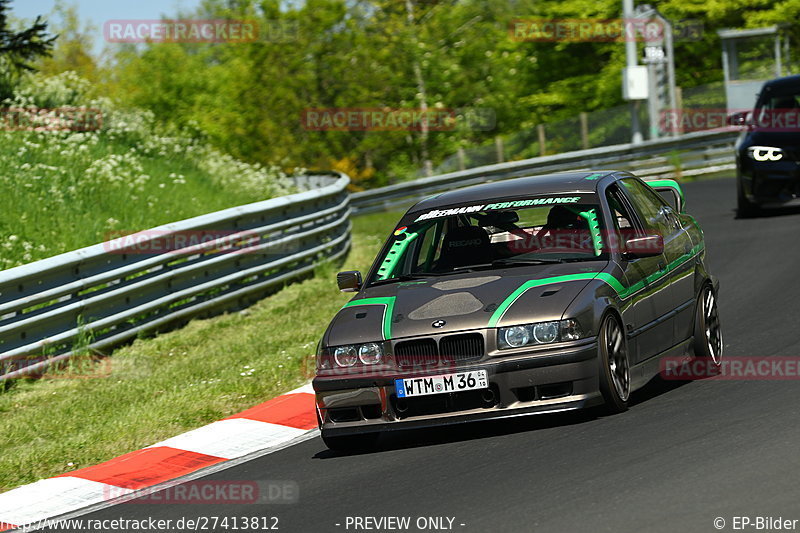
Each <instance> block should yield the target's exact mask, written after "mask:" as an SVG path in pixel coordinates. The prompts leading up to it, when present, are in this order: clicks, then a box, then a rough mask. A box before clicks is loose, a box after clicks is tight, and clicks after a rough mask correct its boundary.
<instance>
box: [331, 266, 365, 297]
mask: <svg viewBox="0 0 800 533" xmlns="http://www.w3.org/2000/svg"><path fill="white" fill-rule="evenodd" d="M336 284H337V285H339V290H340V291H342V292H358V290H359V289H360V288H361V272H359V271H358V270H348V271H346V272H339V273H338V274H336Z"/></svg>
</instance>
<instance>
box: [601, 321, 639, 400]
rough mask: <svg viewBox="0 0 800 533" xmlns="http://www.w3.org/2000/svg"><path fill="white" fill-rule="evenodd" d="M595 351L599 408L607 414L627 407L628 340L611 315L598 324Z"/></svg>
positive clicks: (629, 378) (629, 387)
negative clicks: (597, 353) (600, 402)
mask: <svg viewBox="0 0 800 533" xmlns="http://www.w3.org/2000/svg"><path fill="white" fill-rule="evenodd" d="M598 352H599V357H598V359H599V364H600V368H599V374H600V392H601V393H602V395H603V399H604V400H605V405H604V406H603V410H604V411H605V412H606V413H607V414H615V413H621V412H623V411H627V410H628V397H629V396H630V392H631V376H630V364H629V362H628V340H627V338H626V337H625V331H624V330H623V328H622V325H621V324H620V322H619V320H618V319H617V317H616V316H614V315H611V314H609V315H606V317H605V318H604V319H603V322H602V323H601V324H600V335H599V336H598Z"/></svg>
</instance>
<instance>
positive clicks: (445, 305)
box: [325, 261, 607, 346]
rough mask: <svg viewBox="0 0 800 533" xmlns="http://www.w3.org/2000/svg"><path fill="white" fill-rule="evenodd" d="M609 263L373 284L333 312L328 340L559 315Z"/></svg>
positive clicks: (443, 330)
mask: <svg viewBox="0 0 800 533" xmlns="http://www.w3.org/2000/svg"><path fill="white" fill-rule="evenodd" d="M606 265H607V262H606V261H591V262H588V261H587V262H578V263H565V264H556V265H536V266H526V267H513V268H506V269H500V270H493V271H488V272H487V271H482V272H470V273H464V274H459V275H452V276H442V277H434V278H429V279H424V280H419V281H410V282H400V283H392V284H387V285H381V286H377V287H372V288H369V289H366V290H364V291H362V292H361V293H360V294H359V295H358V296H357V297H356V298H354V299H353V300H352V301H351V302H349V303H348V304H347V305H345V307H343V308H342V309H341V310H340V311H339V313H338V314H337V315H336V317H334V319H333V321H332V322H331V325H330V327H329V329H328V332H327V335H326V338H325V345H326V346H337V345H342V344H356V343H361V342H372V341H376V340H381V339H382V338H383V339H390V338H391V339H396V338H403V337H413V336H419V335H430V334H441V333H447V332H454V331H463V330H469V329H481V328H486V327H493V326H496V325H511V324H520V323H526V322H540V321H547V320H559V319H561V318H562V316H563V314H564V311H565V310H566V309H567V306H569V304H570V303H571V302H572V301H573V300H574V299H575V297H576V296H577V295H578V294H579V293H580V291H581V290H583V288H584V287H586V285H587V284H588V283H589V282H590V281H591V279H592V278H593V277H594V275H595V274H597V273H598V272H600V271H601V270H602V269H603V268H604V267H605V266H606Z"/></svg>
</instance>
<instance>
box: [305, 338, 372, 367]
mask: <svg viewBox="0 0 800 533" xmlns="http://www.w3.org/2000/svg"><path fill="white" fill-rule="evenodd" d="M331 361H332V362H331ZM359 361H361V364H364V365H376V364H378V363H380V362H381V361H383V347H382V346H381V345H380V344H379V343H377V342H368V343H366V344H353V345H347V346H336V347H335V348H334V347H331V348H326V349H324V350H321V351H320V352H319V354H318V355H317V368H318V369H320V370H328V369H330V368H332V367H339V368H349V367H353V366H356V364H357V363H358V362H359ZM334 363H335V364H334Z"/></svg>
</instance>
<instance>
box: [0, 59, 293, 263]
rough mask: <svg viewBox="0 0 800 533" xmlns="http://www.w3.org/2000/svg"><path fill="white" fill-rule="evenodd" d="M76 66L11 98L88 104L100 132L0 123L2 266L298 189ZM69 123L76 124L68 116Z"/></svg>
mask: <svg viewBox="0 0 800 533" xmlns="http://www.w3.org/2000/svg"><path fill="white" fill-rule="evenodd" d="M88 91H89V84H88V82H86V80H83V79H81V78H79V77H77V76H76V75H75V74H74V73H72V72H65V73H62V74H59V75H58V76H53V77H45V76H42V75H38V74H37V75H29V76H27V77H26V79H25V80H24V82H23V83H22V84H21V85H20V86H19V87H18V88H17V91H16V93H15V95H14V98H13V99H12V100H10V101H7V102H6V104H8V105H12V106H15V107H20V108H24V109H28V110H30V111H29V113H28V115H29V116H30V118H31V120H32V121H33V122H34V124H38V123H37V122H36V121H37V120H42V121H44V120H51V119H52V116H51V114H42V112H41V111H35V110H37V109H40V108H56V107H62V106H88V107H90V108H96V109H98V110H99V111H100V112H101V113H102V128H101V129H99V130H97V131H48V130H47V129H46V128H39V131H0V213H2V214H3V216H2V217H0V270H2V269H5V268H10V267H13V266H16V265H19V264H23V263H27V262H30V261H35V260H37V259H41V258H44V257H48V256H51V255H54V254H57V253H61V252H67V251H70V250H74V249H76V248H80V247H82V246H88V245H90V244H94V243H97V242H102V241H105V240H108V238H109V233H110V232H112V231H115V232H119V231H129V232H132V231H138V230H142V229H146V228H151V227H154V226H157V225H159V224H165V223H168V222H174V221H176V220H181V219H184V218H189V217H192V216H196V215H200V214H204V213H209V212H212V211H216V210H220V209H224V208H226V207H233V206H236V205H242V204H246V203H250V202H254V201H258V200H264V199H267V198H270V197H273V196H280V195H283V194H287V193H288V192H291V184H290V182H289V181H288V180H287V177H286V175H285V174H284V173H283V172H282V171H281V170H280V169H279V168H276V167H264V166H262V165H258V164H249V163H244V162H242V161H239V160H237V159H234V158H233V157H231V156H230V155H228V154H225V153H222V152H220V151H219V150H218V149H216V148H213V147H212V146H210V145H209V144H208V143H207V142H204V141H203V140H201V139H200V138H198V136H197V135H190V134H189V133H187V132H186V131H185V130H179V129H177V128H174V127H171V128H170V127H165V126H160V125H158V123H157V122H156V121H155V119H154V117H153V114H152V113H151V112H149V111H135V110H128V109H121V108H119V107H117V106H115V105H113V104H112V103H111V102H109V101H108V100H107V99H97V100H92V99H89V98H88V96H87V92H88ZM67 125H68V124H67Z"/></svg>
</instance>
